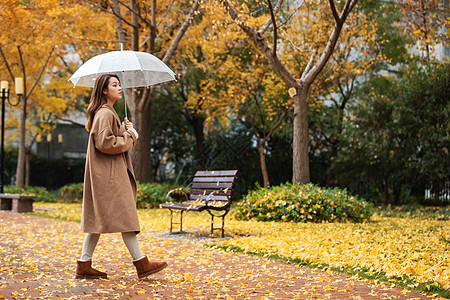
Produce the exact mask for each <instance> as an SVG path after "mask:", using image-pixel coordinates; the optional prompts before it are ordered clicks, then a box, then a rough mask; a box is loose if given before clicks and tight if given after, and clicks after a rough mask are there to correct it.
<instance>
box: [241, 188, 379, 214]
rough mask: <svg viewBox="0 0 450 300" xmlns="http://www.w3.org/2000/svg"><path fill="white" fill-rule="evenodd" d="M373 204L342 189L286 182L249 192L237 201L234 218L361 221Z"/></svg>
mask: <svg viewBox="0 0 450 300" xmlns="http://www.w3.org/2000/svg"><path fill="white" fill-rule="evenodd" d="M372 213H373V204H372V203H369V202H366V201H364V200H361V199H358V197H355V196H350V195H349V194H348V193H347V191H346V190H341V189H338V188H334V189H327V188H321V187H318V186H316V185H314V184H306V185H292V184H290V183H286V184H282V185H280V186H274V187H271V188H268V189H258V190H255V191H251V192H250V193H249V194H248V195H247V197H246V199H245V200H244V201H242V202H241V203H240V204H239V207H238V211H237V213H236V215H235V217H236V219H238V220H250V219H256V220H258V221H276V222H346V221H352V222H361V221H364V220H369V219H370V217H371V216H372Z"/></svg>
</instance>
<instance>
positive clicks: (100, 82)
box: [85, 74, 119, 132]
mask: <svg viewBox="0 0 450 300" xmlns="http://www.w3.org/2000/svg"><path fill="white" fill-rule="evenodd" d="M111 77H114V78H117V80H119V77H118V76H117V75H114V74H105V75H101V76H99V77H97V79H96V80H95V85H94V90H93V91H92V95H91V100H90V101H89V106H88V108H87V110H86V118H87V121H86V126H85V127H86V130H87V131H89V132H90V131H91V128H92V121H93V120H94V115H95V113H96V112H97V110H98V109H99V108H100V107H101V106H102V105H103V104H105V103H107V101H108V99H107V98H106V95H105V94H104V93H103V91H105V90H107V89H108V84H109V79H110V78H111Z"/></svg>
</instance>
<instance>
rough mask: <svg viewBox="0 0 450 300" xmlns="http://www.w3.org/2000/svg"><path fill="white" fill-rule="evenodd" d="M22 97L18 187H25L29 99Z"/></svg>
mask: <svg viewBox="0 0 450 300" xmlns="http://www.w3.org/2000/svg"><path fill="white" fill-rule="evenodd" d="M25 95H26V94H25V91H24V95H23V97H22V109H21V110H20V138H19V154H18V157H17V168H16V186H18V187H23V185H24V182H23V181H24V167H25V134H26V120H27V118H26V115H27V97H26V96H25Z"/></svg>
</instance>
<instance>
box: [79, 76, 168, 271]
mask: <svg viewBox="0 0 450 300" xmlns="http://www.w3.org/2000/svg"><path fill="white" fill-rule="evenodd" d="M121 98H122V88H121V86H120V81H119V78H118V77H117V76H116V75H101V76H99V77H98V78H97V80H96V81H95V86H94V91H93V92H92V95H91V100H90V103H89V106H88V108H87V111H86V116H87V122H86V129H87V131H88V132H89V142H88V148H87V156H86V169H85V174H84V191H83V212H82V215H81V230H82V231H83V232H85V233H86V235H85V238H84V242H83V250H82V253H81V258H80V259H79V260H78V261H77V271H76V278H78V279H83V278H88V279H95V278H107V274H106V273H104V272H100V271H98V270H96V269H94V268H92V266H91V264H92V254H93V252H94V250H95V246H96V245H97V242H98V240H99V238H100V234H101V233H111V232H121V233H122V238H123V241H124V242H125V245H126V246H127V248H128V250H129V252H130V254H131V256H132V258H133V264H134V265H135V267H136V271H137V274H138V277H139V278H143V277H146V276H148V275H150V274H154V273H156V272H159V271H161V270H162V269H164V268H165V267H166V266H167V263H165V262H149V260H148V258H147V257H146V256H145V255H143V254H142V252H141V250H140V247H139V244H138V241H137V237H136V234H137V233H139V232H140V226H139V220H138V216H137V210H136V189H137V188H136V180H135V177H134V171H133V166H132V164H131V160H130V157H129V155H128V150H130V149H131V148H133V147H134V146H135V145H136V142H137V139H138V136H139V135H138V133H137V132H136V130H135V129H134V128H133V124H132V123H131V122H130V121H128V120H127V119H125V121H124V122H123V123H122V124H121V123H120V119H119V116H118V115H117V113H116V111H115V110H114V108H113V105H114V102H116V100H119V99H121Z"/></svg>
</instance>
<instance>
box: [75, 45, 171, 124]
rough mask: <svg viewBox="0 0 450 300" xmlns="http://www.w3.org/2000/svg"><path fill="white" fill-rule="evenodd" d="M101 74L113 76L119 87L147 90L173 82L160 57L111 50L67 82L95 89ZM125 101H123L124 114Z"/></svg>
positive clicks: (169, 70)
mask: <svg viewBox="0 0 450 300" xmlns="http://www.w3.org/2000/svg"><path fill="white" fill-rule="evenodd" d="M102 74H115V75H117V76H118V77H119V79H120V84H121V86H122V88H132V87H149V86H151V85H155V84H159V83H163V82H168V81H172V80H176V79H175V73H174V72H173V71H172V70H171V69H170V68H169V67H168V66H167V65H166V64H165V63H164V62H163V61H161V60H160V59H159V58H157V57H156V56H153V55H151V54H150V53H145V52H137V51H123V50H121V51H112V52H108V53H105V54H100V55H97V56H94V57H92V58H91V59H89V60H88V61H87V62H85V63H84V64H83V65H82V66H81V67H80V68H79V69H78V70H77V71H76V72H75V73H74V74H73V75H72V76H71V77H70V78H69V80H70V81H71V82H72V83H73V84H74V87H75V86H85V87H94V83H95V79H96V78H97V77H98V76H99V75H102ZM126 105H127V102H126V100H125V115H126V113H127V109H126Z"/></svg>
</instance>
